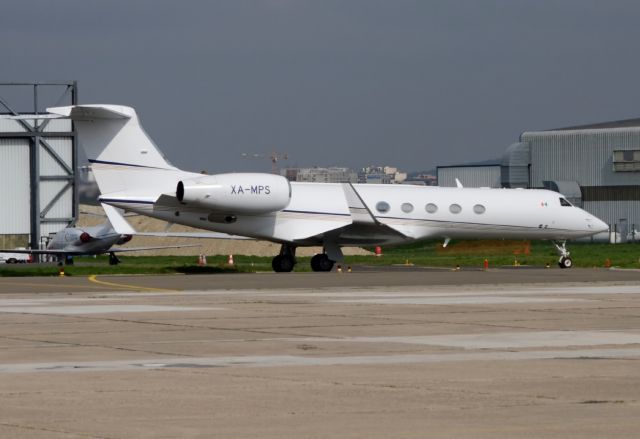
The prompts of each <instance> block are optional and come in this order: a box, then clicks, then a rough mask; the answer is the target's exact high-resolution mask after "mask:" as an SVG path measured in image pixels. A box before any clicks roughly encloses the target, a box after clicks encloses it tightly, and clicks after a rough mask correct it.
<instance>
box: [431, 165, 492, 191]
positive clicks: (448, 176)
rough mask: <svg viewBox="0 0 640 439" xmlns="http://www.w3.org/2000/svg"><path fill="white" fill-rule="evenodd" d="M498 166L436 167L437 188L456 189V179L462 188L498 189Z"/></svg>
mask: <svg viewBox="0 0 640 439" xmlns="http://www.w3.org/2000/svg"><path fill="white" fill-rule="evenodd" d="M500 169H501V168H500V164H495V165H460V166H438V168H437V173H438V186H444V187H456V179H458V180H459V181H460V183H462V185H463V186H464V187H500Z"/></svg>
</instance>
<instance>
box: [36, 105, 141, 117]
mask: <svg viewBox="0 0 640 439" xmlns="http://www.w3.org/2000/svg"><path fill="white" fill-rule="evenodd" d="M47 111H48V112H49V113H51V114H55V115H57V116H58V117H68V118H70V119H72V120H95V119H130V118H132V117H133V116H135V111H134V110H133V108H130V107H124V106H122V105H74V106H69V107H50V108H47Z"/></svg>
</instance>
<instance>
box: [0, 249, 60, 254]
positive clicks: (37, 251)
mask: <svg viewBox="0 0 640 439" xmlns="http://www.w3.org/2000/svg"><path fill="white" fill-rule="evenodd" d="M0 253H20V254H27V255H67V254H71V252H68V251H65V250H29V249H26V250H6V249H2V250H0Z"/></svg>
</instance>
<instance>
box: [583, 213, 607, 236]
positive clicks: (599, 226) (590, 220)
mask: <svg viewBox="0 0 640 439" xmlns="http://www.w3.org/2000/svg"><path fill="white" fill-rule="evenodd" d="M587 229H588V230H590V231H592V232H593V233H594V234H595V233H602V232H607V231H609V224H607V223H605V222H604V221H602V220H601V219H600V218H598V217H595V216H593V215H589V217H587Z"/></svg>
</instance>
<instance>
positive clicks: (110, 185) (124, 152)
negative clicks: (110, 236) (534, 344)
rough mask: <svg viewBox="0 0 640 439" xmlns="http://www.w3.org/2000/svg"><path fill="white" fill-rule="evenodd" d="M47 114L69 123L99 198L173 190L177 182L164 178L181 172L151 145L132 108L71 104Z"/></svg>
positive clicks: (55, 108)
mask: <svg viewBox="0 0 640 439" xmlns="http://www.w3.org/2000/svg"><path fill="white" fill-rule="evenodd" d="M47 111H48V112H49V113H52V114H56V115H59V116H61V117H66V118H70V119H71V120H73V122H74V127H75V130H76V132H77V135H78V142H79V143H80V145H81V146H82V147H83V149H84V150H85V152H86V154H87V158H88V159H89V161H90V162H91V163H92V169H93V173H94V176H95V178H96V182H97V183H98V187H99V188H100V192H101V194H102V195H105V194H113V193H129V194H130V195H131V194H132V191H134V192H135V193H134V195H140V196H142V195H145V196H150V197H153V196H159V194H161V193H162V192H164V191H167V190H169V191H170V190H175V188H174V186H175V184H176V182H177V180H176V181H174V180H175V179H172V178H167V177H168V174H169V173H179V172H181V171H180V170H179V169H177V168H175V167H174V166H173V165H171V164H170V163H169V162H168V161H167V159H166V158H165V157H164V155H163V154H162V152H161V151H160V150H159V149H158V147H157V146H156V145H155V144H154V143H153V141H152V140H151V138H150V137H149V136H148V135H147V133H146V132H145V131H144V129H143V128H142V125H141V124H140V121H139V119H138V115H137V114H136V111H135V110H134V109H133V108H131V107H125V106H120V105H74V106H68V107H52V108H47Z"/></svg>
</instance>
